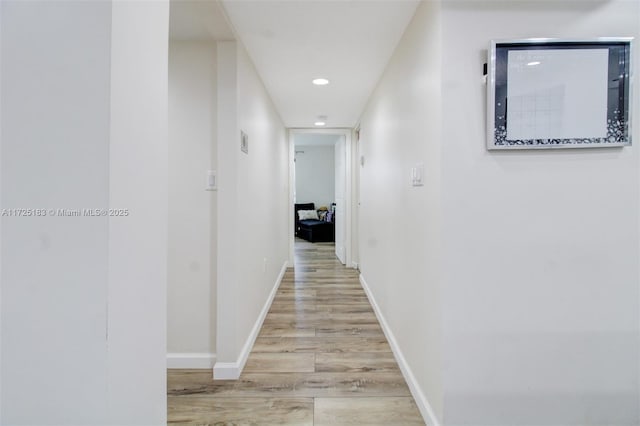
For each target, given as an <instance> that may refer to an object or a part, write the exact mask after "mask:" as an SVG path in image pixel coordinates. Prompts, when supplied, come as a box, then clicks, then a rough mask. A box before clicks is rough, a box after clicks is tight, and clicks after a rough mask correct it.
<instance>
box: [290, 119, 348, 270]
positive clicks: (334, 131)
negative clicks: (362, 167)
mask: <svg viewBox="0 0 640 426" xmlns="http://www.w3.org/2000/svg"><path fill="white" fill-rule="evenodd" d="M287 130H288V139H289V206H288V209H289V267H293V262H294V260H293V258H294V242H295V233H294V230H293V226H294V224H295V220H294V217H293V215H294V212H293V205H294V192H295V185H296V178H295V175H296V172H295V170H296V163H295V161H294V160H295V136H296V135H301V134H319V135H336V136H344V138H345V183H346V185H345V186H346V187H345V194H344V195H345V206H344V209H345V211H344V217H345V230H344V234H345V235H344V239H345V242H344V250H345V261H346V263H345V266H347V267H348V268H352V267H353V263H352V260H351V244H352V241H351V232H352V214H353V211H352V210H353V209H352V205H353V202H352V199H351V198H352V182H353V168H352V158H351V157H352V134H353V130H352V129H348V128H331V129H313V128H311V129H307V128H304V129H303V128H291V129H287Z"/></svg>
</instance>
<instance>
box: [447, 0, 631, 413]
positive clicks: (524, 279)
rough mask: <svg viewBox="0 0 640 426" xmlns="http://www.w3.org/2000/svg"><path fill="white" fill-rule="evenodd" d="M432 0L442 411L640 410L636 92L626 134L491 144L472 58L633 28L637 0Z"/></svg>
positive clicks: (475, 61) (478, 59)
mask: <svg viewBox="0 0 640 426" xmlns="http://www.w3.org/2000/svg"><path fill="white" fill-rule="evenodd" d="M443 4H444V6H443V36H442V40H443V42H444V45H443V47H444V48H443V64H442V65H443V69H445V70H447V72H446V73H443V93H442V99H443V104H442V105H443V106H442V109H443V118H444V119H443V126H444V127H443V139H442V146H443V165H442V170H443V172H444V174H443V187H442V194H443V203H444V212H445V214H444V218H445V219H444V228H443V232H444V233H443V240H444V244H445V251H444V259H445V264H444V266H445V270H446V273H445V276H446V280H445V282H444V285H443V289H444V294H445V300H446V302H445V305H444V308H443V313H444V326H445V329H444V330H445V335H446V341H445V342H446V351H445V359H446V365H447V370H446V373H445V374H446V376H445V392H446V397H445V423H446V424H469V425H471V424H473V425H478V424H510V425H524V424H537V425H551V424H554V425H557V424H563V425H569V424H574V425H587V424H608V425H613V424H628V425H630V424H639V423H640V413H639V401H640V394H639V392H638V390H639V389H638V359H639V358H640V353H639V349H638V343H639V342H638V336H639V334H638V333H639V329H638V327H639V324H638V318H639V314H640V310H639V307H638V302H639V293H638V290H639V288H638V283H639V276H638V271H639V266H640V265H639V258H640V251H639V248H638V244H639V233H638V217H639V213H640V211H639V204H638V202H639V200H638V192H639V190H640V182H639V177H640V176H639V174H638V171H639V166H640V164H639V162H638V146H637V143H638V141H640V139H639V138H638V136H639V135H640V133H639V132H638V129H639V127H638V125H637V124H638V120H637V118H638V117H639V116H638V111H639V109H638V108H637V106H638V104H637V103H636V105H635V106H636V108H635V109H634V119H636V120H635V123H634V124H635V127H634V130H633V132H634V133H633V140H634V143H635V144H636V146H633V147H628V148H619V149H599V150H598V149H589V150H565V151H535V152H534V151H521V152H517V153H516V152H491V153H490V152H488V151H487V150H486V149H485V136H484V135H485V118H486V117H485V85H484V84H483V83H482V77H481V73H480V70H481V69H482V64H483V63H484V62H486V49H487V48H488V46H489V41H490V40H491V39H492V38H496V39H500V38H523V37H578V38H583V37H598V36H634V37H636V38H637V37H638V36H639V35H640V33H639V31H640V3H638V2H636V1H625V0H622V1H620V0H614V1H607V2H517V3H514V2H490V3H482V2H473V1H470V2H444V3H443ZM461 28H462V29H464V31H461ZM635 47H636V49H635V51H634V55H636V63H635V64H638V62H637V58H638V56H640V55H638V53H640V52H639V51H638V50H637V46H635ZM636 69H637V67H636ZM637 76H638V74H637V73H636V78H635V80H634V85H635V89H634V94H633V97H634V98H635V100H636V101H637V99H638V95H639V93H638V90H637V89H638V78H637Z"/></svg>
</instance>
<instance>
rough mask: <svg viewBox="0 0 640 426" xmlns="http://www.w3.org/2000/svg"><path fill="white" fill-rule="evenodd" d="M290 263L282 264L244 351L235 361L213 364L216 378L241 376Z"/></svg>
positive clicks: (235, 378) (232, 378)
mask: <svg viewBox="0 0 640 426" xmlns="http://www.w3.org/2000/svg"><path fill="white" fill-rule="evenodd" d="M288 265H289V262H288V261H285V262H284V264H283V265H282V269H280V274H279V275H278V278H277V279H276V282H275V284H274V285H273V288H272V289H271V293H269V297H268V298H267V301H266V302H265V304H264V306H263V307H262V311H260V315H259V316H258V319H257V320H256V322H255V324H253V328H252V329H251V333H249V336H248V337H247V340H246V341H245V343H244V346H243V347H242V351H240V356H239V357H238V359H237V360H236V361H235V362H216V363H215V365H214V366H213V378H214V380H237V379H238V378H239V377H240V374H241V373H242V369H243V368H244V365H245V364H246V363H247V358H249V354H250V353H251V349H252V348H253V344H254V343H255V341H256V338H257V337H258V334H259V333H260V329H261V328H262V323H263V322H264V319H265V317H266V316H267V313H268V312H269V308H271V302H273V298H274V297H275V296H276V292H277V291H278V287H280V283H281V282H282V278H284V274H285V272H286V271H287V267H288Z"/></svg>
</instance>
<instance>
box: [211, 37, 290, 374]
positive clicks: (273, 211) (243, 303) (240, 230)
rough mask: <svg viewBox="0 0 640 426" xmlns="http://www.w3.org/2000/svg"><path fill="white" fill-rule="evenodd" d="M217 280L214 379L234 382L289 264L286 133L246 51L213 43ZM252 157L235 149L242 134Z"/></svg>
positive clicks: (234, 44) (234, 45) (237, 44)
mask: <svg viewBox="0 0 640 426" xmlns="http://www.w3.org/2000/svg"><path fill="white" fill-rule="evenodd" d="M218 94H219V96H218V105H219V108H218V123H219V126H218V167H219V172H220V179H219V190H218V203H219V204H218V205H219V206H224V208H222V207H221V208H219V209H218V281H217V292H218V295H217V305H218V310H217V334H216V340H217V341H216V350H217V362H216V366H215V369H214V377H218V378H221V377H227V378H231V377H237V374H239V370H240V369H241V368H242V367H243V365H244V361H245V360H246V356H247V355H248V352H249V351H250V349H251V344H252V342H253V339H254V338H255V337H256V334H257V332H258V331H259V330H258V329H257V328H256V326H257V325H259V322H260V318H261V315H262V314H266V310H265V308H266V307H268V302H269V297H270V295H271V294H272V291H273V290H274V287H275V285H276V284H277V283H278V281H279V278H280V276H281V273H282V272H283V267H284V266H285V265H286V262H287V259H288V251H287V248H288V247H287V242H288V226H287V223H288V215H287V213H288V211H289V208H288V185H289V176H288V161H289V157H288V155H289V152H288V145H287V141H286V132H285V128H284V126H283V124H282V121H281V119H280V117H279V116H278V114H277V112H276V110H275V108H274V106H273V104H272V102H271V99H270V98H269V95H268V94H267V92H266V90H265V88H264V85H263V84H262V81H261V80H260V78H259V77H258V75H257V73H256V71H255V68H254V67H253V64H252V63H251V62H250V60H249V58H248V56H247V54H246V52H245V50H244V48H243V47H242V46H241V45H240V44H239V43H235V42H220V43H218ZM241 130H242V131H244V132H245V133H246V134H247V135H248V137H249V152H248V154H245V153H244V152H242V151H241V150H240V131H241Z"/></svg>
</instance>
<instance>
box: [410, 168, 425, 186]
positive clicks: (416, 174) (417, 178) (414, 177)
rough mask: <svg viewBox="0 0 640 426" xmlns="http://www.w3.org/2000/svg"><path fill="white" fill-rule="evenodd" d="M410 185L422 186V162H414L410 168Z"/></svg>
mask: <svg viewBox="0 0 640 426" xmlns="http://www.w3.org/2000/svg"><path fill="white" fill-rule="evenodd" d="M411 186H424V164H422V163H419V164H416V166H415V167H412V168H411Z"/></svg>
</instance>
